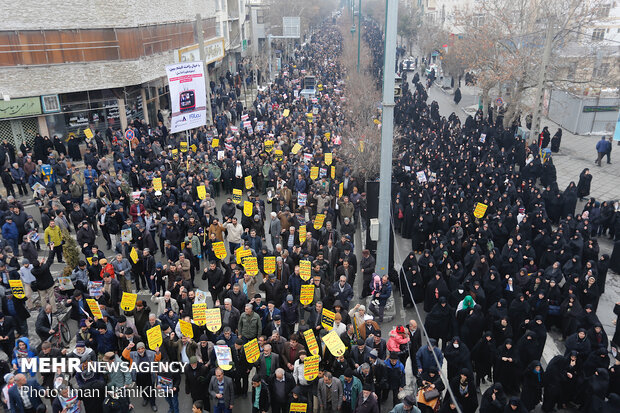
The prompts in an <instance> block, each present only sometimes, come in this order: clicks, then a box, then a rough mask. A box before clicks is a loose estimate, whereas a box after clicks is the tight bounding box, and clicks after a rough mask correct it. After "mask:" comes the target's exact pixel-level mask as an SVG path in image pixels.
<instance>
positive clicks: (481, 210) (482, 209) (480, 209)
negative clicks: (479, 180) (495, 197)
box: [474, 202, 489, 218]
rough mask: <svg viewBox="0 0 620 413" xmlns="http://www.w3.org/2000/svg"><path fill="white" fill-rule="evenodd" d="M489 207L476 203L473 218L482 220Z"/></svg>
mask: <svg viewBox="0 0 620 413" xmlns="http://www.w3.org/2000/svg"><path fill="white" fill-rule="evenodd" d="M488 207H489V206H488V205H487V204H483V203H482V202H478V203H477V204H476V208H475V209H474V216H475V217H476V218H482V217H483V216H484V214H485V213H486V212H487V208H488Z"/></svg>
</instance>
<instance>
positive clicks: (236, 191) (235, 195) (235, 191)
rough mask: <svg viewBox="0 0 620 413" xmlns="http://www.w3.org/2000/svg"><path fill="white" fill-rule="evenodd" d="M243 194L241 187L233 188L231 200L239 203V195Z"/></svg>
mask: <svg viewBox="0 0 620 413" xmlns="http://www.w3.org/2000/svg"><path fill="white" fill-rule="evenodd" d="M242 194H243V192H242V191H241V189H238V188H234V189H233V194H232V201H233V202H234V203H235V204H237V205H239V204H240V203H241V195H242Z"/></svg>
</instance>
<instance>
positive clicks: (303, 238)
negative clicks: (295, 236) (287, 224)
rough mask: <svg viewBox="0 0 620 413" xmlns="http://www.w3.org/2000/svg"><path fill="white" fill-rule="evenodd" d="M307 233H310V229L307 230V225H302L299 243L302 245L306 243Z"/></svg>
mask: <svg viewBox="0 0 620 413" xmlns="http://www.w3.org/2000/svg"><path fill="white" fill-rule="evenodd" d="M307 231H308V229H307V228H306V226H305V225H300V226H299V242H301V243H302V244H303V243H304V242H306V234H307Z"/></svg>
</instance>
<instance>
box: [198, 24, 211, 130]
mask: <svg viewBox="0 0 620 413" xmlns="http://www.w3.org/2000/svg"><path fill="white" fill-rule="evenodd" d="M194 29H195V30H194V32H195V33H194V36H195V37H196V41H197V42H198V50H199V51H200V60H201V61H202V62H203V64H204V67H205V90H206V92H207V126H211V125H212V124H213V113H211V79H210V78H209V65H208V64H207V62H206V59H207V56H206V53H205V37H204V33H203V32H202V17H200V13H198V14H196V22H195V24H194Z"/></svg>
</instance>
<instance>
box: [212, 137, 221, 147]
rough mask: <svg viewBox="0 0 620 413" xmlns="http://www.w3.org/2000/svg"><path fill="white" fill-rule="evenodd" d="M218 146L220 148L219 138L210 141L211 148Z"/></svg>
mask: <svg viewBox="0 0 620 413" xmlns="http://www.w3.org/2000/svg"><path fill="white" fill-rule="evenodd" d="M218 146H220V139H219V138H213V140H212V141H211V147H212V148H217V147H218Z"/></svg>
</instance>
